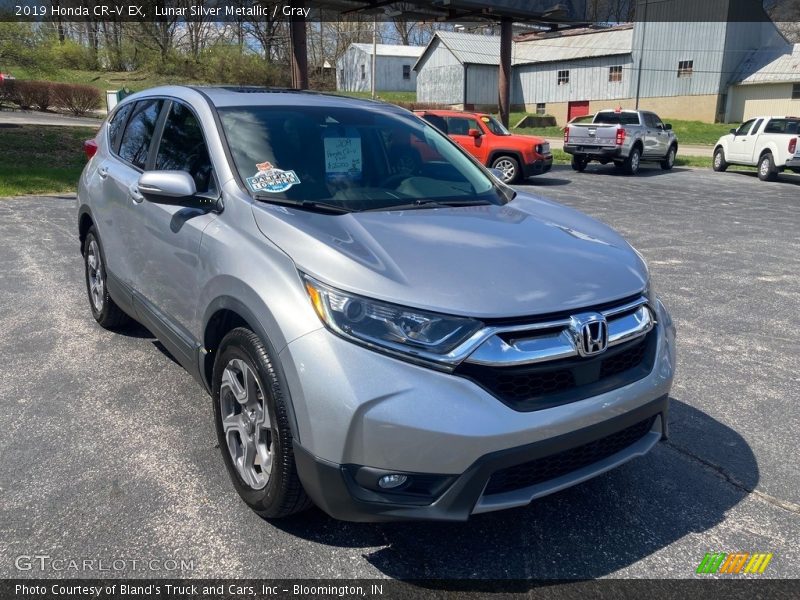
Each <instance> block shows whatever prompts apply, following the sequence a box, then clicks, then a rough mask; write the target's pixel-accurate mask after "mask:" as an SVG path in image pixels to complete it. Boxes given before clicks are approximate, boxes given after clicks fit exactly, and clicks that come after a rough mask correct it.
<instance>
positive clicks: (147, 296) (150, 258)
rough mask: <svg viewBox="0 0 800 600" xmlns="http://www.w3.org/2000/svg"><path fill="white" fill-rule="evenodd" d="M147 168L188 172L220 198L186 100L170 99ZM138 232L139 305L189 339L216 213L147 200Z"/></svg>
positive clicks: (139, 211)
mask: <svg viewBox="0 0 800 600" xmlns="http://www.w3.org/2000/svg"><path fill="white" fill-rule="evenodd" d="M147 169H148V170H156V171H162V170H164V171H167V170H169V171H185V172H187V173H189V174H190V175H191V176H192V178H193V179H194V181H195V186H196V188H197V193H198V194H202V195H205V196H208V197H219V188H218V184H217V179H216V176H215V173H214V169H213V167H212V164H211V158H210V156H209V153H208V146H207V144H206V140H205V136H204V132H203V129H202V126H201V124H200V122H199V120H198V118H197V117H196V115H195V114H194V112H193V111H192V110H191V109H190V108H189V107H188V106H187V105H186V104H184V103H182V102H179V101H177V100H173V101H169V102H168V103H167V106H166V107H165V118H164V119H163V123H162V124H161V126H160V127H159V129H158V130H157V132H156V139H155V140H154V143H153V156H152V157H151V158H150V159H149V160H148V162H147ZM135 214H136V225H137V226H136V236H137V238H138V239H136V240H131V247H132V248H131V250H132V256H133V259H134V260H135V262H136V265H137V269H138V270H139V272H140V273H141V274H142V275H141V278H140V279H139V281H138V284H137V290H138V291H139V292H140V294H141V297H138V298H137V297H135V298H134V302H135V303H137V311H138V310H139V309H138V307H139V306H141V308H142V309H143V310H144V311H145V312H148V313H150V316H151V317H153V316H155V318H156V319H158V320H160V321H162V322H157V323H155V326H156V327H162V326H166V327H167V331H165V332H162V333H164V334H165V335H167V336H168V337H169V336H173V335H177V336H178V338H179V341H181V340H182V341H185V342H189V343H191V341H192V340H191V336H189V335H188V333H187V331H188V328H189V327H190V325H191V323H192V321H193V319H194V318H195V316H196V314H195V313H196V311H197V298H198V296H199V291H200V290H199V283H198V282H199V272H200V270H201V269H200V258H199V254H198V251H199V248H200V241H201V238H202V235H203V231H204V230H205V228H206V227H208V225H209V224H210V223H211V222H212V221H214V219H216V218H217V213H216V212H212V211H210V210H201V209H198V208H188V207H183V206H174V205H167V204H160V203H158V202H151V201H148V200H145V201H143V202H139V203H138V204H137V206H136V207H135Z"/></svg>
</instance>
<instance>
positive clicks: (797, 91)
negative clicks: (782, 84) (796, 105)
mask: <svg viewBox="0 0 800 600" xmlns="http://www.w3.org/2000/svg"><path fill="white" fill-rule="evenodd" d="M792 100H800V83H795V84H792Z"/></svg>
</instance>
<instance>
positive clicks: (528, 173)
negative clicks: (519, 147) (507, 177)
mask: <svg viewBox="0 0 800 600" xmlns="http://www.w3.org/2000/svg"><path fill="white" fill-rule="evenodd" d="M552 168H553V155H552V154H547V155H544V156H543V157H542V158H537V159H536V160H534V161H533V162H530V163H526V164H524V165H522V175H523V177H525V178H528V177H533V176H534V175H541V174H542V173H547V172H548V171H549V170H550V169H552Z"/></svg>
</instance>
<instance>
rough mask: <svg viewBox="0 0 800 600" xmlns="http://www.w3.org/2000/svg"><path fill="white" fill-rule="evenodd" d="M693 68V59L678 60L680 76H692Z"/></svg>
mask: <svg viewBox="0 0 800 600" xmlns="http://www.w3.org/2000/svg"><path fill="white" fill-rule="evenodd" d="M693 69H694V61H693V60H680V61H678V77H691V76H692V70H693Z"/></svg>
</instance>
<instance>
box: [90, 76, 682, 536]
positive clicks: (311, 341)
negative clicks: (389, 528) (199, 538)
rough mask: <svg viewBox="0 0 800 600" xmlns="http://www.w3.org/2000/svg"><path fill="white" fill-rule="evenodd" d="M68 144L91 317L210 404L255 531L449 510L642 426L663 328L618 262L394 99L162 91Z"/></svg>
mask: <svg viewBox="0 0 800 600" xmlns="http://www.w3.org/2000/svg"><path fill="white" fill-rule="evenodd" d="M86 152H87V155H90V157H91V158H90V160H89V162H88V164H87V165H86V168H85V170H84V172H83V175H82V176H81V180H80V186H79V193H78V215H77V216H78V226H79V232H80V240H81V244H82V250H83V256H84V259H85V268H86V286H87V291H88V296H89V305H90V308H91V310H92V314H93V315H94V318H95V319H96V320H97V321H98V322H99V323H100V324H101V325H102V326H104V327H108V328H114V327H117V326H120V325H122V324H123V322H124V321H126V320H127V319H128V317H129V316H130V317H132V318H134V319H136V320H137V321H140V322H141V323H143V324H144V325H145V326H146V327H147V328H148V329H150V331H151V332H152V333H153V334H154V335H156V336H157V337H158V338H159V340H160V341H161V342H162V343H163V344H164V346H165V347H166V348H167V349H168V350H169V351H170V353H171V354H172V355H173V356H174V358H175V359H176V360H177V361H178V362H179V363H180V364H181V365H183V366H184V367H185V368H186V369H187V370H188V371H189V372H191V373H192V374H193V375H194V376H195V377H196V378H197V379H198V380H199V381H200V382H201V383H202V385H203V386H205V388H206V389H207V390H208V391H209V392H210V393H211V396H212V398H213V407H214V416H215V420H216V431H217V435H218V438H219V445H220V448H221V450H222V456H223V459H224V462H225V466H226V467H227V469H228V472H229V474H230V477H231V479H232V480H233V485H234V487H235V488H236V490H237V491H238V492H239V494H240V495H241V497H242V499H243V500H244V501H245V502H246V503H247V504H248V505H249V506H250V507H252V508H253V510H255V511H256V512H257V513H259V514H260V515H262V516H264V517H267V518H274V517H281V516H285V515H289V514H291V513H295V512H298V511H300V510H302V509H304V508H306V507H308V506H310V504H311V503H312V502H313V503H314V504H316V505H317V506H319V507H320V508H322V509H323V510H324V511H326V512H327V513H329V514H330V515H332V516H334V517H337V518H340V519H347V520H356V521H374V520H393V519H439V520H465V519H467V518H469V516H470V515H473V514H476V513H483V512H487V511H493V510H498V509H504V508H510V507H514V506H523V505H526V504H528V503H530V502H531V500H533V499H535V498H538V497H540V496H544V495H546V494H549V493H552V492H555V491H557V490H560V489H563V488H565V487H567V486H570V485H573V484H576V483H579V482H581V481H584V480H586V479H588V478H590V477H593V476H595V475H598V474H600V473H603V472H605V471H607V470H609V469H611V468H613V467H615V466H617V465H619V464H621V463H624V462H625V461H627V460H629V459H631V458H633V457H636V456H640V455H642V454H644V453H646V452H647V451H648V450H650V449H651V448H652V447H653V446H654V445H655V444H656V442H658V441H659V440H660V439H662V438H663V437H665V435H666V428H667V405H668V401H667V397H668V392H669V390H670V386H671V384H672V378H673V372H674V368H675V329H674V327H673V324H672V321H671V319H670V316H669V314H668V313H667V311H666V309H665V308H664V306H663V304H662V303H661V302H660V301H659V300H658V298H656V296H655V294H654V293H653V289H652V287H651V285H650V279H649V274H648V270H647V267H646V265H645V263H644V261H643V260H642V257H641V256H640V255H639V254H638V253H637V252H636V250H634V249H633V248H632V247H631V246H630V245H628V244H627V243H626V242H625V240H623V239H622V238H621V237H620V236H619V235H617V234H616V233H615V232H614V231H612V230H611V229H610V228H608V227H607V226H605V225H603V224H602V223H599V222H597V221H595V220H593V219H591V218H589V217H587V216H585V215H583V214H581V213H579V212H576V211H574V210H571V209H569V208H566V207H564V206H561V205H559V204H556V203H554V202H550V201H548V200H543V199H541V198H537V197H534V196H531V195H529V194H526V193H523V192H515V191H514V190H512V189H511V188H509V187H507V186H505V185H503V184H502V183H500V182H499V180H498V179H496V178H495V177H494V176H493V174H492V173H491V172H489V171H488V170H486V169H485V168H484V167H482V166H480V165H479V164H477V163H476V162H475V161H474V160H473V159H472V158H471V157H470V156H469V155H467V154H466V153H465V152H464V151H462V150H461V149H459V147H458V146H457V145H455V144H454V143H453V142H451V141H450V140H449V139H448V138H447V136H445V135H444V134H442V133H441V132H439V131H438V130H437V129H436V128H434V127H432V126H430V125H429V124H427V123H426V122H425V121H423V120H422V119H419V118H418V117H416V116H414V115H413V114H412V113H410V112H408V111H406V110H404V109H401V108H398V107H395V106H391V105H387V104H383V103H378V102H372V101H367V100H356V99H352V98H343V97H338V96H333V95H325V94H316V93H308V92H296V91H289V90H270V89H252V88H190V87H177V86H175V87H161V88H156V89H152V90H149V91H146V92H141V93H138V94H134V95H132V96H130V97H128V98H126V99H125V100H124V101H123V102H121V103H120V104H119V105H118V106H117V107H116V108H115V109H114V111H113V112H112V113H111V114H110V116H109V118H108V120H107V122H106V123H105V124H104V125H103V126H102V128H101V129H100V132H99V134H98V135H97V137H96V138H95V139H94V140H90V141H88V142H87V143H86Z"/></svg>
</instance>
